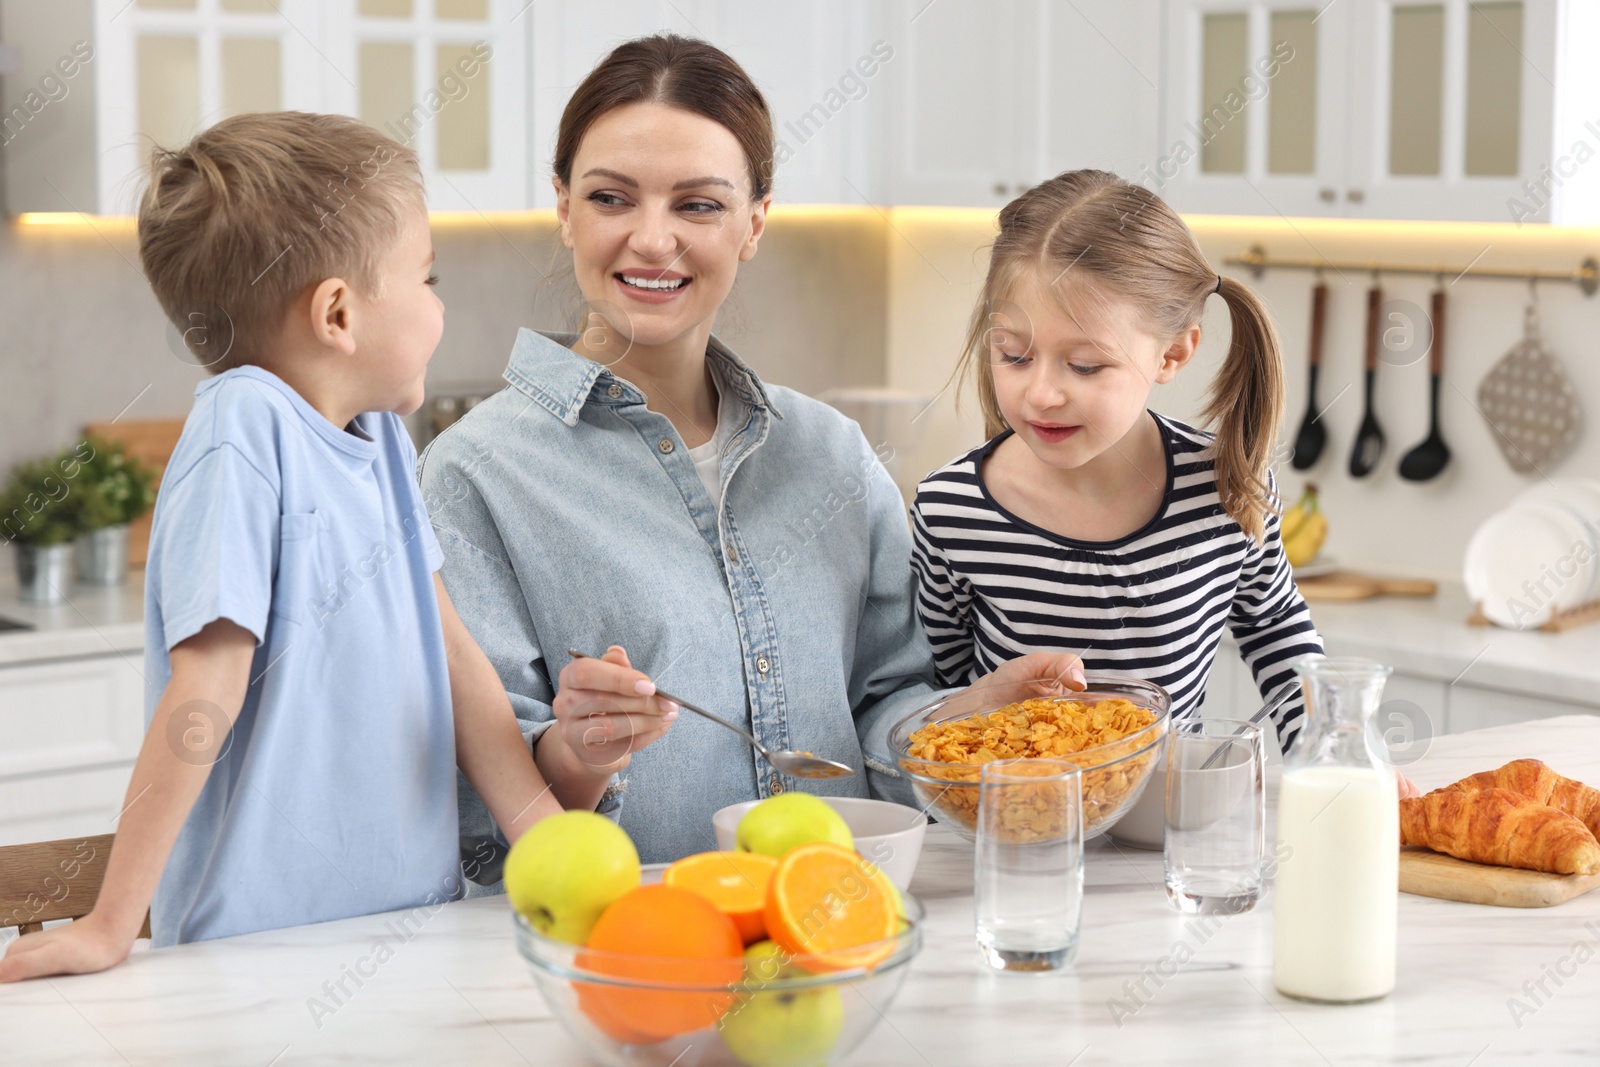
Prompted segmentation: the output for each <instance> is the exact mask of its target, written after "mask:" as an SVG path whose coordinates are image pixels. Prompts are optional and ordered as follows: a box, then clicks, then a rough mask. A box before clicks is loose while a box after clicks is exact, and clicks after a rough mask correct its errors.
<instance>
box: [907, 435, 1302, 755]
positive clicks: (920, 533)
mask: <svg viewBox="0 0 1600 1067" xmlns="http://www.w3.org/2000/svg"><path fill="white" fill-rule="evenodd" d="M1151 414H1152V415H1153V416H1154V417H1155V421H1156V425H1157V426H1158V427H1159V428H1160V430H1161V438H1162V442H1163V444H1164V446H1165V450H1166V457H1167V484H1166V486H1165V489H1164V490H1163V493H1162V500H1161V507H1160V509H1159V510H1158V511H1157V512H1156V516H1155V518H1153V519H1151V520H1150V521H1149V522H1148V523H1146V524H1145V525H1144V526H1143V527H1141V528H1140V529H1138V530H1135V531H1134V532H1133V533H1130V534H1128V535H1127V536H1126V537H1121V538H1118V539H1117V540H1114V541H1078V540H1074V539H1072V538H1069V537H1062V536H1060V535H1059V534H1054V533H1051V532H1050V531H1048V530H1045V529H1043V528H1041V527H1038V526H1035V525H1033V524H1032V523H1029V522H1027V521H1026V520H1024V519H1021V518H1019V517H1017V516H1016V515H1013V514H1011V513H1010V512H1009V511H1007V510H1006V509H1005V508H1003V507H1001V506H1000V505H999V504H998V503H996V502H995V499H994V497H992V496H991V495H990V494H989V490H988V488H987V486H985V485H984V482H983V478H982V476H981V473H980V472H981V465H982V463H983V460H984V459H985V458H986V457H987V456H989V455H990V453H992V452H993V451H994V449H995V447H996V446H997V445H998V444H999V443H1000V442H1001V441H1003V440H1005V438H1006V436H1007V435H1008V434H1009V433H1010V432H1011V431H1009V430H1008V431H1006V432H1005V433H1002V434H1001V435H1000V436H998V437H996V438H995V439H994V440H992V441H990V442H988V443H987V444H984V445H981V446H980V447H978V448H975V449H973V450H972V451H971V452H968V453H967V454H966V455H964V456H961V457H960V458H958V459H955V460H953V461H951V462H950V463H948V464H946V465H945V466H943V467H941V468H939V469H938V470H936V471H934V472H933V473H932V474H930V475H928V476H927V477H926V478H925V479H923V481H922V484H921V485H919V486H918V487H917V496H916V501H915V503H914V504H913V505H912V509H911V517H912V530H913V537H914V539H915V549H914V551H913V555H912V567H913V570H914V571H915V572H916V576H917V584H918V591H917V610H918V613H919V614H920V616H921V618H922V625H923V627H924V629H926V630H927V633H928V640H929V642H930V643H931V644H932V646H933V652H934V663H935V666H936V668H937V672H938V676H939V677H938V680H939V683H940V684H941V685H965V684H968V683H970V682H972V681H973V680H975V679H976V678H978V677H979V676H981V675H983V674H986V673H988V672H989V671H992V670H994V669H995V668H996V667H998V666H999V665H1000V664H1002V663H1004V662H1006V661H1007V660H1011V659H1014V658H1016V657H1017V656H1021V655H1024V654H1026V653H1029V652H1039V651H1045V650H1056V649H1065V650H1067V651H1071V652H1075V653H1077V654H1078V655H1079V656H1080V657H1082V659H1083V662H1084V666H1085V668H1086V669H1089V670H1118V671H1125V672H1128V673H1130V674H1133V675H1136V676H1138V677H1140V678H1143V679H1145V680H1146V681H1150V682H1154V683H1156V684H1158V685H1160V686H1162V687H1164V688H1165V689H1166V690H1167V692H1168V693H1170V694H1171V696H1172V716H1173V718H1174V719H1180V718H1185V717H1188V716H1191V715H1195V714H1197V713H1198V711H1199V708H1200V705H1201V703H1202V702H1203V701H1204V699H1205V690H1206V679H1207V678H1208V677H1209V676H1210V674H1211V664H1212V661H1213V660H1214V659H1215V658H1216V654H1217V643H1218V641H1219V640H1220V639H1221V636H1222V628H1223V626H1224V625H1226V626H1227V627H1228V628H1229V630H1231V631H1232V633H1233V636H1234V639H1235V641H1236V642H1237V643H1238V646H1239V651H1240V654H1241V655H1242V656H1243V658H1244V661H1245V663H1246V664H1247V665H1248V666H1249V668H1250V671H1251V673H1252V674H1253V675H1254V676H1255V681H1256V686H1257V688H1258V689H1260V691H1261V693H1262V695H1263V697H1266V696H1269V695H1276V694H1277V693H1278V692H1279V691H1280V690H1281V689H1283V688H1284V687H1295V688H1298V686H1297V685H1296V681H1295V676H1294V673H1293V669H1292V662H1293V661H1294V660H1296V659H1298V658H1299V657H1301V656H1305V655H1308V654H1310V655H1315V654H1321V652H1322V640H1321V638H1319V637H1318V636H1317V632H1316V629H1315V628H1314V627H1313V626H1312V624H1311V613H1310V612H1309V611H1308V610H1307V608H1306V603H1305V601H1304V600H1303V599H1301V597H1300V591H1299V589H1298V588H1297V587H1296V586H1295V583H1294V577H1293V575H1292V574H1291V573H1290V570H1289V562H1288V560H1287V559H1286V558H1285V556H1284V554H1283V546H1282V542H1281V539H1280V537H1279V532H1278V517H1277V516H1276V515H1272V514H1269V515H1268V516H1267V522H1266V538H1265V541H1264V543H1262V544H1257V543H1255V541H1254V540H1253V539H1252V538H1251V537H1250V536H1249V535H1248V534H1246V533H1245V532H1244V530H1243V529H1241V528H1240V526H1239V524H1238V523H1237V522H1235V521H1234V520H1233V519H1231V518H1230V517H1229V516H1228V514H1227V513H1226V512H1225V511H1224V510H1223V508H1222V501H1221V499H1220V497H1219V496H1218V495H1217V482H1216V474H1215V470H1214V458H1215V451H1214V449H1213V447H1212V438H1213V435H1212V434H1209V433H1206V432H1204V431H1202V430H1196V429H1194V428H1193V427H1190V426H1186V425H1184V424H1183V423H1180V422H1177V421H1175V420H1173V419H1169V418H1166V417H1165V416H1162V415H1157V414H1155V413H1154V412H1152V413H1151ZM1268 484H1269V485H1270V486H1271V488H1272V490H1273V492H1274V494H1276V491H1277V486H1276V482H1275V480H1273V479H1272V477H1271V475H1270V472H1269V475H1268ZM1251 710H1254V709H1249V708H1246V707H1240V708H1238V709H1235V714H1240V715H1243V714H1247V713H1248V711H1251ZM1303 711H1304V707H1303V701H1302V699H1301V697H1300V695H1299V693H1298V692H1296V693H1295V695H1293V696H1291V697H1290V698H1289V700H1288V701H1287V702H1285V703H1284V705H1283V706H1282V707H1281V708H1279V709H1278V711H1277V712H1276V713H1275V714H1274V715H1273V716H1272V718H1273V723H1274V725H1275V726H1276V727H1277V731H1278V738H1279V742H1280V745H1281V747H1282V748H1283V749H1285V750H1287V749H1288V747H1289V744H1290V742H1291V741H1292V739H1293V738H1294V736H1295V734H1296V733H1298V731H1299V728H1300V725H1301V721H1302V717H1303Z"/></svg>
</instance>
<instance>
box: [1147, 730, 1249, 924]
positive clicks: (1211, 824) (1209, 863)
mask: <svg viewBox="0 0 1600 1067" xmlns="http://www.w3.org/2000/svg"><path fill="white" fill-rule="evenodd" d="M1265 778H1266V756H1265V751H1264V749H1263V748H1262V733H1261V727H1259V726H1256V725H1254V724H1252V723H1249V722H1245V721H1244V720H1242V719H1190V720H1187V721H1182V722H1175V723H1173V724H1172V727H1171V729H1170V730H1169V731H1168V734H1167V833H1166V843H1165V846H1164V849H1163V859H1164V863H1165V870H1166V883H1167V899H1168V900H1169V901H1171V902H1172V905H1173V906H1174V907H1176V908H1177V909H1178V910H1179V911H1182V912H1187V913H1189V914H1194V915H1212V914H1219V913H1220V914H1238V913H1239V912H1244V911H1249V910H1250V909H1251V908H1253V907H1255V904H1256V901H1257V900H1259V899H1260V898H1261V885H1262V859H1263V852H1264V849H1265V837H1266V818H1267V807H1266V789H1265Z"/></svg>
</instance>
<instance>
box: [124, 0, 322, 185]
mask: <svg viewBox="0 0 1600 1067" xmlns="http://www.w3.org/2000/svg"><path fill="white" fill-rule="evenodd" d="M94 15H95V66H96V81H95V106H96V110H97V112H98V123H99V140H100V144H101V146H102V150H101V153H100V159H99V163H100V166H99V180H98V199H99V203H98V204H97V205H95V206H94V207H93V209H92V210H97V211H99V212H100V213H102V214H131V213H132V212H133V211H135V210H136V209H137V206H138V197H139V194H140V191H141V189H142V188H143V184H144V180H145V173H146V167H147V166H148V163H149V157H150V151H151V149H152V148H153V147H155V146H158V145H159V146H161V147H166V148H171V147H176V146H178V145H180V144H183V143H184V142H185V141H187V140H188V139H189V138H191V137H193V136H194V135H195V134H196V133H198V132H200V131H201V130H202V129H204V128H206V127H207V126H210V125H211V124H213V123H215V122H216V121H218V120H219V119H222V118H225V117H227V116H229V115H237V114H241V113H243V112H247V111H277V110H282V109H285V108H294V109H301V110H318V109H319V108H320V106H321V103H322V100H323V95H324V94H323V81H324V78H325V76H326V74H327V72H326V70H325V67H326V63H325V62H324V61H323V60H322V59H321V58H320V57H319V56H318V55H317V48H316V46H315V44H314V42H315V41H316V40H318V39H319V38H320V37H321V35H322V32H323V31H322V21H323V20H322V10H321V7H320V5H319V4H317V3H316V2H315V0H275V2H268V0H133V2H132V3H129V2H128V0H95V11H94Z"/></svg>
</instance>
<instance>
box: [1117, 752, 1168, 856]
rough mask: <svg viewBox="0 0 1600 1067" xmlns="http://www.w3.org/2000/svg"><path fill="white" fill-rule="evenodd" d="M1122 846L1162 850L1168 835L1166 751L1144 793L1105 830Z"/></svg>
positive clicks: (1151, 773) (1152, 771) (1155, 767)
mask: <svg viewBox="0 0 1600 1067" xmlns="http://www.w3.org/2000/svg"><path fill="white" fill-rule="evenodd" d="M1106 832H1107V833H1108V834H1110V835H1111V839H1112V840H1113V841H1115V842H1116V843H1117V844H1119V845H1128V846H1130V847H1132V848H1147V849H1151V850H1153V851H1156V852H1160V851H1161V850H1162V848H1163V847H1164V846H1165V844H1166V838H1167V754H1166V752H1164V751H1163V752H1162V753H1161V759H1160V760H1159V761H1157V763H1156V765H1155V766H1154V767H1153V768H1151V770H1150V779H1149V781H1147V782H1145V785H1144V792H1142V793H1140V794H1139V799H1138V800H1135V801H1134V802H1133V805H1132V807H1130V808H1128V810H1127V811H1125V812H1123V813H1122V818H1120V819H1118V820H1117V821H1116V823H1114V824H1113V825H1112V827H1111V829H1110V830H1107V831H1106Z"/></svg>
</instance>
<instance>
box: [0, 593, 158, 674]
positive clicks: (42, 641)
mask: <svg viewBox="0 0 1600 1067" xmlns="http://www.w3.org/2000/svg"><path fill="white" fill-rule="evenodd" d="M0 616H3V617H5V618H8V619H14V620H16V621H17V622H25V623H27V624H28V625H29V627H30V629H27V630H0V666H4V665H6V664H11V663H28V662H32V661H34V660H49V659H69V658H73V657H77V656H101V655H108V654H111V653H128V652H135V653H141V654H142V653H143V651H144V571H143V570H142V569H139V570H133V571H130V572H129V573H128V581H127V583H126V584H124V585H110V586H96V585H82V584H79V583H76V582H75V583H73V585H72V588H70V589H68V590H67V599H66V602H65V603H63V604H34V603H31V602H29V601H26V600H20V599H18V597H17V578H16V574H15V572H14V571H12V570H10V569H6V570H5V571H4V573H0Z"/></svg>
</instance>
